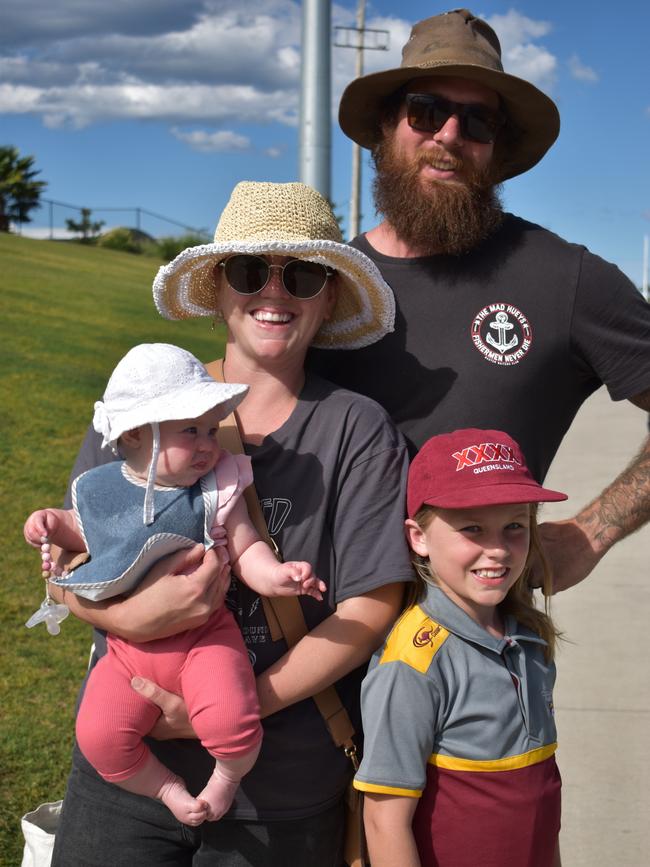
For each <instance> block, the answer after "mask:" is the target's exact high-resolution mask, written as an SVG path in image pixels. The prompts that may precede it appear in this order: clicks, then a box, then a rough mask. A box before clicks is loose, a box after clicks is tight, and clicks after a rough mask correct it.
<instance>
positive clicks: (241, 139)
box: [171, 127, 251, 153]
mask: <svg viewBox="0 0 650 867" xmlns="http://www.w3.org/2000/svg"><path fill="white" fill-rule="evenodd" d="M171 132H172V135H173V136H175V137H176V138H177V139H178V140H179V141H182V142H185V143H186V144H188V145H189V146H190V147H191V148H192V150H195V151H201V153H230V152H239V151H247V150H249V149H250V146H251V142H250V139H249V138H247V137H246V136H244V135H239V134H238V133H236V132H232V131H231V130H226V129H224V130H220V131H219V132H207V131H206V130H198V129H197V130H192V131H191V132H184V131H183V130H181V129H179V128H178V127H172V130H171Z"/></svg>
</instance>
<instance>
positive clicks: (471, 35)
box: [339, 9, 560, 181]
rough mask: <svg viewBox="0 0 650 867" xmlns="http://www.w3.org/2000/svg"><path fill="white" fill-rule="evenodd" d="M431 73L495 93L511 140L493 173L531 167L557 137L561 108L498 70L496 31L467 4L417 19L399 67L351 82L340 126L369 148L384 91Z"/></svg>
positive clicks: (505, 174)
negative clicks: (474, 13)
mask: <svg viewBox="0 0 650 867" xmlns="http://www.w3.org/2000/svg"><path fill="white" fill-rule="evenodd" d="M432 76H453V77H454V78H463V79H466V80H468V81H475V82H477V83H478V84H482V85H484V86H485V87H489V88H490V89H491V90H494V91H496V93H498V94H499V96H500V98H501V108H502V110H503V112H504V113H505V115H506V116H507V124H506V127H505V131H506V134H507V135H508V142H507V147H506V148H505V149H504V150H502V151H500V154H499V156H500V164H499V168H500V171H499V175H498V177H497V180H498V181H505V180H507V179H508V178H512V177H514V176H515V175H520V174H522V173H523V172H526V171H528V169H530V168H532V167H533V166H534V165H535V164H536V163H538V162H539V161H540V160H541V158H542V157H543V156H544V154H545V153H546V151H547V150H548V149H549V148H550V147H551V145H552V144H553V142H554V141H555V139H556V138H557V137H558V134H559V132H560V115H559V112H558V110H557V106H556V105H555V103H554V102H553V100H552V99H550V97H548V96H546V94H545V93H542V91H541V90H538V89H537V88H536V87H535V86H534V85H532V84H531V83H530V82H528V81H525V80H524V79H522V78H517V77H516V76H514V75H508V74H507V73H505V72H504V71H503V64H502V63H501V45H500V43H499V39H498V37H497V35H496V33H495V32H494V30H492V28H491V27H490V26H489V24H487V22H485V21H483V20H482V19H480V18H476V17H475V16H474V15H472V13H471V12H469V11H468V10H467V9H455V10H454V11H453V12H444V13H443V14H442V15H434V16H433V17H432V18H426V19H425V20H424V21H419V22H418V23H417V24H416V25H415V26H414V27H413V29H412V30H411V36H410V38H409V41H408V42H407V43H406V45H405V46H404V48H403V49H402V65H401V66H400V67H399V69H387V70H385V71H384V72H375V73H373V74H371V75H364V76H362V77H361V78H357V79H355V80H354V81H352V82H350V84H349V85H348V86H347V87H346V89H345V91H344V92H343V96H342V97H341V104H340V107H339V123H340V125H341V129H342V130H343V132H344V133H345V134H346V135H347V136H349V138H351V139H352V140H353V141H355V142H357V144H360V145H361V146H362V147H365V148H370V149H372V148H374V147H375V145H377V144H378V142H379V141H380V140H381V137H382V131H381V124H382V120H383V115H384V111H385V101H386V99H387V98H388V97H390V96H391V95H392V94H394V93H395V92H396V91H397V90H399V89H400V88H401V87H403V86H404V85H406V84H407V83H408V82H410V81H413V82H414V91H417V85H416V84H415V82H416V80H417V79H418V78H430V77H432ZM500 135H501V134H500Z"/></svg>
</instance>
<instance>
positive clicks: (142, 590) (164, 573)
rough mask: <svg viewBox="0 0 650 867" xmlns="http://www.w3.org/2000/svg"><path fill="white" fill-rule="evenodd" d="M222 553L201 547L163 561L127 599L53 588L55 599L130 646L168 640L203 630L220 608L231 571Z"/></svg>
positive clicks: (83, 618)
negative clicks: (93, 598) (88, 596)
mask: <svg viewBox="0 0 650 867" xmlns="http://www.w3.org/2000/svg"><path fill="white" fill-rule="evenodd" d="M227 556H228V555H227V554H226V552H225V551H224V550H223V549H217V550H215V549H214V548H211V549H210V550H209V551H205V549H204V547H203V545H195V546H194V547H193V548H189V549H187V550H183V551H178V552H177V553H175V554H171V555H170V556H169V557H164V558H163V559H162V560H160V561H159V562H158V563H156V565H155V566H154V567H153V568H152V569H151V570H150V571H149V573H148V575H147V577H146V578H145V579H144V581H143V582H142V584H140V586H139V587H138V588H137V589H136V590H134V592H133V593H132V594H131V595H130V596H127V597H122V596H119V597H116V598H115V599H107V600H104V601H103V602H91V601H90V600H88V599H84V598H83V597H82V596H77V595H76V594H74V593H72V592H71V591H70V590H65V589H63V588H61V587H57V586H55V585H53V586H52V590H51V592H52V596H53V597H54V598H55V599H56V601H57V602H65V603H66V604H67V605H68V606H69V608H70V611H71V612H72V613H73V614H74V615H75V616H76V617H79V618H80V619H81V620H85V621H86V622H87V623H90V624H92V625H93V626H96V627H97V628H98V629H105V630H106V631H107V632H112V633H113V634H114V635H117V636H119V637H120V638H125V639H127V640H128V641H152V640H153V639H156V638H167V637H168V636H170V635H175V634H176V633H177V632H183V631H184V630H185V629H192V628H194V627H196V626H202V625H203V624H204V623H205V622H206V621H207V619H208V617H209V616H210V615H211V614H212V612H213V611H216V610H217V608H219V607H220V606H221V605H223V601H224V599H225V596H226V592H227V590H228V586H229V584H230V566H229V564H228V561H227Z"/></svg>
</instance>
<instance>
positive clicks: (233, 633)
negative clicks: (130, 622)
mask: <svg viewBox="0 0 650 867" xmlns="http://www.w3.org/2000/svg"><path fill="white" fill-rule="evenodd" d="M135 675H140V676H141V677H146V678H148V679H150V680H153V681H154V682H155V683H157V684H158V685H159V686H161V687H163V689H166V690H169V691H170V692H173V693H176V694H177V695H182V696H183V698H184V699H185V704H186V705H187V709H188V713H189V717H190V720H191V722H192V727H193V728H194V731H195V732H196V734H197V737H198V738H199V739H200V740H201V743H202V744H203V746H204V747H205V748H206V749H207V750H208V752H209V753H211V754H212V755H213V756H215V757H216V758H219V759H236V758H239V757H240V756H243V755H244V754H245V753H247V752H249V751H250V750H252V749H253V748H254V747H255V746H256V745H257V744H258V743H259V741H260V738H261V736H262V728H261V725H260V720H259V705H258V701H257V692H256V690H255V677H254V674H253V669H252V667H251V664H250V661H249V658H248V653H247V651H246V646H245V645H244V641H243V639H242V636H241V633H240V631H239V628H238V627H237V624H236V623H235V620H234V618H233V616H232V614H231V613H230V611H228V610H227V609H226V608H225V607H222V608H221V609H219V610H218V611H215V612H214V614H212V616H211V617H210V619H209V620H208V622H207V623H206V624H205V625H204V626H201V627H198V628H197V629H191V630H187V631H185V632H181V633H178V634H177V635H173V636H171V637H170V638H161V639H159V640H157V641H148V642H145V643H142V644H137V643H135V642H129V641H123V640H122V639H120V638H117V637H115V636H112V635H111V636H109V639H108V652H107V653H106V655H105V656H103V657H102V658H101V659H100V660H99V662H98V663H97V665H96V666H95V668H94V669H93V671H92V672H91V674H90V677H89V678H88V682H87V684H86V691H85V693H84V697H83V701H82V703H81V708H80V709H79V714H78V716H77V741H78V743H79V747H80V748H81V751H82V753H83V754H84V756H85V757H86V759H87V760H88V761H89V762H90V763H91V765H93V767H94V768H95V769H96V770H97V772H98V773H99V774H101V776H102V777H103V778H104V779H105V780H108V781H109V782H120V781H121V780H127V779H128V778H129V777H131V776H133V774H135V773H136V771H138V770H139V769H140V768H141V767H142V766H143V765H144V764H145V762H146V761H147V759H148V757H149V748H148V747H147V745H146V744H145V743H144V741H143V740H142V738H143V737H144V735H146V734H148V733H149V732H150V731H151V728H152V727H153V725H154V723H155V722H156V720H157V719H158V717H159V716H160V709H159V708H158V707H157V706H156V705H155V704H153V703H152V702H150V701H148V700H147V699H144V698H142V697H141V696H140V695H138V693H137V692H135V691H134V690H133V689H132V688H131V685H130V683H131V678H132V677H134V676H135Z"/></svg>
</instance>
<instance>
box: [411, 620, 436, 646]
mask: <svg viewBox="0 0 650 867" xmlns="http://www.w3.org/2000/svg"><path fill="white" fill-rule="evenodd" d="M439 632H440V627H439V626H438V624H437V623H433V622H432V621H431V620H427V622H426V625H424V626H421V627H420V628H419V629H418V631H417V632H416V633H415V635H414V636H413V644H414V645H415V647H426V646H427V645H429V646H432V645H433V639H434V638H435V637H436V635H437V634H438V633H439Z"/></svg>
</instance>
